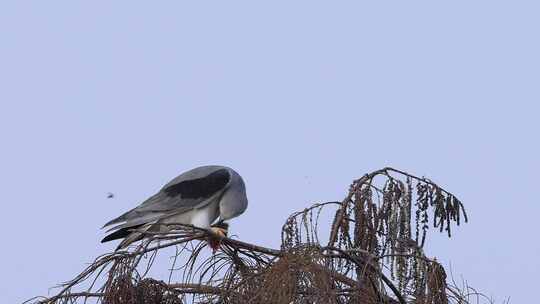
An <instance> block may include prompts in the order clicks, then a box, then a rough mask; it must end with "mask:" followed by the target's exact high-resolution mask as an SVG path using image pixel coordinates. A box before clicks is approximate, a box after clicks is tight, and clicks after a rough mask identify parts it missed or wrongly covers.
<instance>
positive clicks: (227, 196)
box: [101, 166, 248, 251]
mask: <svg viewBox="0 0 540 304" xmlns="http://www.w3.org/2000/svg"><path fill="white" fill-rule="evenodd" d="M247 205H248V200H247V196H246V187H245V185H244V181H243V180H242V177H241V176H240V175H239V174H238V173H236V171H234V170H233V169H231V168H228V167H223V166H203V167H197V168H195V169H192V170H189V171H187V172H184V173H182V174H180V175H179V176H178V177H176V178H174V179H173V180H171V181H170V182H169V183H167V184H166V185H165V186H163V188H161V190H159V192H158V193H156V194H154V195H153V196H151V197H150V198H148V199H147V200H146V201H144V202H143V203H142V204H140V205H139V206H137V207H135V208H134V209H132V210H130V211H128V212H126V213H124V214H122V215H121V216H119V217H117V218H115V219H113V220H112V221H110V222H108V223H107V224H105V225H104V226H103V227H102V228H105V227H107V226H110V225H113V224H118V225H116V226H114V227H112V228H110V229H109V230H107V232H109V231H113V230H115V231H114V232H113V233H111V234H109V235H107V236H106V237H105V238H104V239H103V240H102V241H101V242H102V243H104V242H108V241H111V240H116V239H121V238H123V240H122V242H121V243H120V245H118V247H117V248H116V250H119V249H121V248H125V247H127V246H128V245H129V244H131V243H133V242H136V241H138V240H141V239H142V238H143V237H144V233H142V231H145V232H146V231H148V232H164V231H167V227H166V226H165V225H160V224H170V223H179V224H187V225H193V226H196V227H200V228H204V229H210V230H211V231H213V232H214V233H217V234H218V235H221V236H224V235H226V234H227V229H228V224H227V223H226V222H225V221H226V220H229V219H231V218H234V217H236V216H238V215H240V214H242V213H243V212H244V211H245V210H246V208H247ZM216 220H217V222H216ZM214 222H216V223H215V224H214V225H212V224H213V223H214ZM135 229H136V230H138V231H134V230H135ZM210 245H211V246H212V248H213V249H214V251H215V250H216V249H217V246H219V243H216V242H210Z"/></svg>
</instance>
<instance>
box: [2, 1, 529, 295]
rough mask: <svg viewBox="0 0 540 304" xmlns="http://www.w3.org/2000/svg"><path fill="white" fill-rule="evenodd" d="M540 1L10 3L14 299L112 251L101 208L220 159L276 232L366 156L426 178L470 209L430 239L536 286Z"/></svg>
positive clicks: (506, 290)
mask: <svg viewBox="0 0 540 304" xmlns="http://www.w3.org/2000/svg"><path fill="white" fill-rule="evenodd" d="M539 8H540V6H539V4H538V2H537V1H493V0H490V1H470V0H467V1H370V2H360V1H350V2H349V1H325V2H322V1H313V0H311V1H268V2H266V3H262V2H261V1H216V2H209V1H190V2H187V1H184V2H180V1H159V2H155V1H154V2H147V1H145V2H143V1H114V2H111V1H92V2H80V1H2V2H1V3H0V38H1V43H0V102H1V108H0V136H1V137H0V138H1V144H2V148H1V150H0V151H1V152H0V153H1V154H0V155H1V157H0V168H1V169H0V184H1V185H2V187H1V188H0V189H1V190H0V191H1V195H2V206H3V208H2V214H3V216H4V222H3V225H2V226H3V231H4V240H3V242H2V243H3V245H2V248H3V249H2V250H0V261H2V278H1V279H0V280H2V282H1V284H0V286H2V287H3V288H2V290H3V291H2V292H1V293H0V297H2V301H1V302H2V303H14V302H15V303H16V302H20V301H22V300H23V299H26V298H28V297H31V296H34V295H40V294H46V293H47V289H48V288H49V287H51V286H54V285H55V284H57V283H60V282H63V281H65V280H67V279H70V278H72V277H73V276H74V275H75V274H76V273H78V272H79V271H80V270H81V269H82V268H83V267H84V265H85V263H87V262H89V261H91V260H92V259H93V258H94V257H95V256H97V255H99V254H102V253H104V252H106V251H108V250H110V249H112V248H113V246H114V244H106V245H102V244H100V243H99V240H100V239H101V238H102V237H103V234H102V232H101V231H100V230H99V228H100V227H101V226H102V225H103V223H105V222H106V221H107V220H109V219H111V218H113V217H115V216H117V215H118V214H119V213H121V212H122V211H125V210H127V209H129V208H132V207H133V206H135V205H137V204H138V203H139V202H141V201H142V200H144V199H145V198H146V197H147V196H149V195H151V194H153V193H154V191H156V190H157V189H159V187H160V186H161V185H163V184H164V183H165V182H167V181H168V180H169V179H170V178H172V177H174V176H175V175H177V174H178V173H180V172H181V171H183V170H186V169H189V168H191V167H194V166H196V165H201V164H209V163H215V164H225V165H229V166H231V167H233V168H235V169H236V170H237V171H238V172H240V173H241V174H242V175H243V176H244V177H245V179H246V183H247V187H248V195H249V199H250V206H249V208H248V211H247V212H246V213H245V214H244V215H243V216H242V217H240V218H238V219H237V220H234V221H233V223H232V229H233V230H234V231H235V233H236V234H238V236H239V237H240V238H241V239H243V240H246V241H251V242H256V243H259V244H263V245H268V246H277V245H278V244H279V237H280V234H279V229H280V227H281V225H282V223H283V221H284V220H285V217H286V216H287V215H288V214H289V213H291V212H292V211H295V210H298V209H301V208H303V207H304V206H306V205H308V204H309V203H310V202H315V201H326V200H338V199H341V198H342V197H343V196H344V195H345V193H346V190H347V188H348V185H349V183H350V181H351V180H352V179H353V178H356V177H359V176H361V175H362V174H364V173H366V172H367V171H370V170H374V169H377V168H380V167H383V166H386V165H391V166H395V167H397V168H400V169H402V170H406V171H410V172H411V173H415V174H417V175H426V176H428V177H430V178H432V179H433V180H434V181H436V182H438V183H440V184H441V185H443V186H444V187H446V188H447V189H448V190H450V191H451V192H453V193H455V194H456V195H457V196H458V197H460V198H461V200H462V201H463V202H464V204H465V206H466V207H467V210H468V213H469V215H470V217H471V222H470V224H468V225H465V226H463V227H460V229H457V230H455V231H454V237H453V238H452V239H451V240H447V239H443V238H436V239H435V242H434V243H432V245H431V246H430V247H428V248H427V252H428V254H429V255H431V256H436V257H437V258H438V259H439V260H441V261H443V262H444V263H445V265H448V264H449V263H452V268H453V272H454V274H455V275H457V276H459V275H463V276H464V277H465V278H466V279H467V280H468V281H469V283H470V284H471V285H473V286H474V287H476V288H477V289H478V290H480V291H483V292H485V293H487V294H489V295H493V296H494V297H496V298H497V299H499V300H502V299H503V298H505V297H508V296H510V297H511V299H512V302H513V303H527V302H530V300H531V299H533V295H532V294H531V291H533V290H536V289H537V286H536V285H537V284H536V282H537V277H538V276H537V273H538V271H540V260H539V259H538V257H539V256H540V245H539V241H538V236H537V231H538V225H537V223H538V219H537V217H538V213H539V212H540V207H539V204H538V201H537V194H536V190H537V188H538V175H537V174H538V171H539V169H540V168H539V161H538V154H539V152H540V151H539V150H540V149H539V143H538V130H539V129H540V128H539V127H540V123H539V122H538V118H537V117H538V114H539V110H540V109H539V106H538V105H537V103H538V102H539V97H540V92H539V87H540V86H539V82H540V77H539V76H540V72H539V71H540V64H539V62H540V61H539V55H538V54H540V47H539V39H538V29H539V28H540V19H539V18H538V16H539V13H540V10H539ZM108 191H111V192H114V193H115V194H116V198H115V199H112V200H108V199H106V198H105V196H106V193H107V192H108ZM6 220H7V222H6ZM253 225H259V228H253Z"/></svg>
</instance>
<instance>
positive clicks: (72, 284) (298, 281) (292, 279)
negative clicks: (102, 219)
mask: <svg viewBox="0 0 540 304" xmlns="http://www.w3.org/2000/svg"><path fill="white" fill-rule="evenodd" d="M329 208H333V210H334V211H333V212H335V216H334V220H333V222H332V223H331V224H330V225H323V224H324V223H321V220H320V218H321V213H322V212H323V210H329ZM330 210H332V209H330ZM462 221H467V216H466V213H465V209H464V208H463V205H462V203H461V202H460V201H459V200H458V199H457V198H456V197H455V196H454V195H452V194H451V193H449V192H448V191H446V190H444V189H442V188H441V187H439V186H438V185H436V184H435V183H433V182H432V181H430V180H428V179H425V178H420V177H416V176H414V175H411V174H408V173H406V172H402V171H399V170H396V169H393V168H384V169H381V170H377V171H374V172H372V173H370V174H366V175H364V176H363V177H361V178H359V179H357V180H355V181H353V183H352V185H351V186H350V189H349V193H348V195H347V196H346V198H345V199H344V200H343V201H341V202H327V203H321V204H315V205H313V206H311V207H309V208H306V209H305V210H302V211H300V212H296V213H294V214H292V215H291V216H290V217H289V218H288V219H287V220H286V222H285V224H284V226H283V229H282V232H281V239H282V244H281V248H280V249H271V248H266V247H261V246H257V245H254V244H249V243H245V242H241V241H238V240H235V239H231V238H224V239H222V240H221V250H220V251H219V252H218V253H216V254H214V255H211V254H208V252H209V250H207V249H205V247H206V246H207V242H206V240H207V238H208V237H211V236H210V234H209V233H207V232H206V231H204V230H201V229H197V228H194V227H187V226H183V225H169V226H170V228H171V229H170V230H171V231H170V232H169V233H167V234H149V235H148V238H147V239H145V240H144V241H142V243H141V244H140V245H138V246H137V247H135V248H132V250H131V251H119V252H113V253H110V254H106V255H103V256H101V257H98V258H97V259H96V260H95V261H94V262H93V263H92V264H90V266H88V267H87V268H86V269H85V270H84V271H83V272H82V273H81V274H79V275H78V276H77V277H75V278H74V279H73V280H71V281H69V282H67V283H65V284H63V285H61V287H60V288H61V289H60V291H59V292H58V293H57V294H56V295H55V296H52V297H49V298H45V297H37V298H33V299H31V300H29V301H27V302H33V303H51V304H52V303H54V304H60V303H77V302H80V303H86V302H87V301H89V302H97V303H106V304H117V303H128V304H131V303H133V304H135V303H137V304H143V303H144V304H151V303H152V304H154V303H171V304H173V303H174V304H176V303H216V304H217V303H223V304H228V303H231V304H232V303H254V304H255V303H276V304H289V303H306V304H307V303H336V304H338V303H366V304H372V303H400V304H404V303H417V304H447V303H459V304H461V303H463V304H466V303H473V302H474V303H478V302H480V300H481V299H482V296H481V295H479V294H478V293H477V292H476V291H474V290H473V289H472V288H470V287H468V286H466V285H463V286H461V288H458V286H456V283H455V282H454V281H453V280H451V282H449V281H448V280H449V279H448V278H447V275H446V272H445V269H444V268H443V266H442V265H440V264H439V263H438V262H437V261H436V260H435V259H431V258H429V257H427V256H426V255H425V254H424V250H423V248H424V245H425V244H426V240H427V239H426V235H427V233H428V231H429V229H430V226H433V227H434V228H436V229H437V230H438V231H440V232H443V231H445V232H446V233H447V234H448V236H450V235H451V231H452V225H453V224H456V225H459V224H460V223H461V222H462ZM323 234H324V235H326V237H327V238H328V240H326V241H322V240H321V239H320V236H321V235H323ZM166 249H169V250H170V249H174V250H175V253H174V254H173V256H172V262H171V263H172V265H171V268H170V272H169V276H168V278H161V279H160V280H157V279H152V278H148V275H147V274H148V272H149V270H150V269H151V268H152V266H154V261H155V259H156V257H157V254H158V252H160V251H162V250H166ZM486 301H487V302H490V300H489V299H486Z"/></svg>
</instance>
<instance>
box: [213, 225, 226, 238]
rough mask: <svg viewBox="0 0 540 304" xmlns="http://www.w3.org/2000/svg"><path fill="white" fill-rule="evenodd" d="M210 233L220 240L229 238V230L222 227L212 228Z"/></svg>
mask: <svg viewBox="0 0 540 304" xmlns="http://www.w3.org/2000/svg"><path fill="white" fill-rule="evenodd" d="M210 231H211V232H212V233H213V234H215V235H216V236H218V237H219V238H224V237H227V229H226V228H221V227H210Z"/></svg>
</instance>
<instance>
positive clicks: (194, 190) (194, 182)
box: [163, 169, 231, 199]
mask: <svg viewBox="0 0 540 304" xmlns="http://www.w3.org/2000/svg"><path fill="white" fill-rule="evenodd" d="M230 178H231V177H230V175H229V171H227V170H226V169H219V170H216V171H214V172H212V173H210V174H208V175H207V176H205V177H201V178H196V179H190V180H185V181H182V182H179V183H178V184H174V185H171V186H169V187H167V188H165V189H163V191H164V192H165V194H167V196H169V197H175V196H178V195H180V197H181V198H191V199H196V198H201V197H203V198H207V197H210V196H212V195H213V194H214V193H216V192H217V191H219V190H221V189H223V187H225V185H226V184H227V183H228V182H229V179H230Z"/></svg>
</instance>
